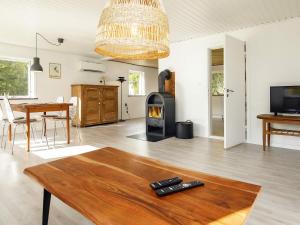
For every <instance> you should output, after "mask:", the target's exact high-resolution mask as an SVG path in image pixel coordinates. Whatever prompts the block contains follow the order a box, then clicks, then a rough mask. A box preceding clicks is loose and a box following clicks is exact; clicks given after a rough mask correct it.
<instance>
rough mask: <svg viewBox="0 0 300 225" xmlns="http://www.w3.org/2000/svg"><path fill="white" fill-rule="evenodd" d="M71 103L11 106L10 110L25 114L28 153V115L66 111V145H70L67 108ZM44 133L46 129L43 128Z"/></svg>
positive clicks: (9, 132)
mask: <svg viewBox="0 0 300 225" xmlns="http://www.w3.org/2000/svg"><path fill="white" fill-rule="evenodd" d="M71 105H72V104H71V103H32V104H27V103H24V104H11V107H12V110H13V111H17V112H23V113H26V139H27V151H28V152H29V151H30V113H36V112H43V113H44V115H46V114H47V112H56V111H66V118H67V119H66V122H67V126H66V127H67V143H68V144H70V121H69V119H70V114H69V107H70V106H71ZM45 131H46V127H45ZM8 139H9V141H11V125H9V129H8Z"/></svg>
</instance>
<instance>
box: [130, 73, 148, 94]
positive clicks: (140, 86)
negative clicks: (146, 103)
mask: <svg viewBox="0 0 300 225" xmlns="http://www.w3.org/2000/svg"><path fill="white" fill-rule="evenodd" d="M128 79H129V81H128V82H129V95H130V96H139V95H145V73H144V72H141V71H132V70H130V71H129V76H128Z"/></svg>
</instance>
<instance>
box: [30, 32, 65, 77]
mask: <svg viewBox="0 0 300 225" xmlns="http://www.w3.org/2000/svg"><path fill="white" fill-rule="evenodd" d="M38 36H39V37H41V38H43V39H44V40H45V41H46V42H48V43H49V44H51V45H55V46H60V45H61V44H62V43H64V39H63V38H58V39H57V43H53V42H51V41H49V40H48V39H47V38H45V37H44V36H43V35H41V34H40V33H35V57H34V58H33V64H32V65H31V67H30V71H31V72H43V67H42V65H41V63H40V58H39V57H37V49H38Z"/></svg>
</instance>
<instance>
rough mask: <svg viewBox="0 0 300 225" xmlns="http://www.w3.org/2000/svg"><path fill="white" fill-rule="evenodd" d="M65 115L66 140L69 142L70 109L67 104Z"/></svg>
mask: <svg viewBox="0 0 300 225" xmlns="http://www.w3.org/2000/svg"><path fill="white" fill-rule="evenodd" d="M66 117H67V121H66V123H67V139H68V140H67V142H68V144H70V109H69V106H68V107H67V109H66Z"/></svg>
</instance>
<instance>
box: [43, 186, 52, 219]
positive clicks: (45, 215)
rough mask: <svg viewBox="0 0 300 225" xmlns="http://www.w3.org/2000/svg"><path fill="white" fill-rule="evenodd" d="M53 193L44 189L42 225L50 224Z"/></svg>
mask: <svg viewBox="0 0 300 225" xmlns="http://www.w3.org/2000/svg"><path fill="white" fill-rule="evenodd" d="M50 201H51V193H50V192H48V191H47V190H46V189H44V199H43V223H42V225H48V218H49V209H50Z"/></svg>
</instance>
